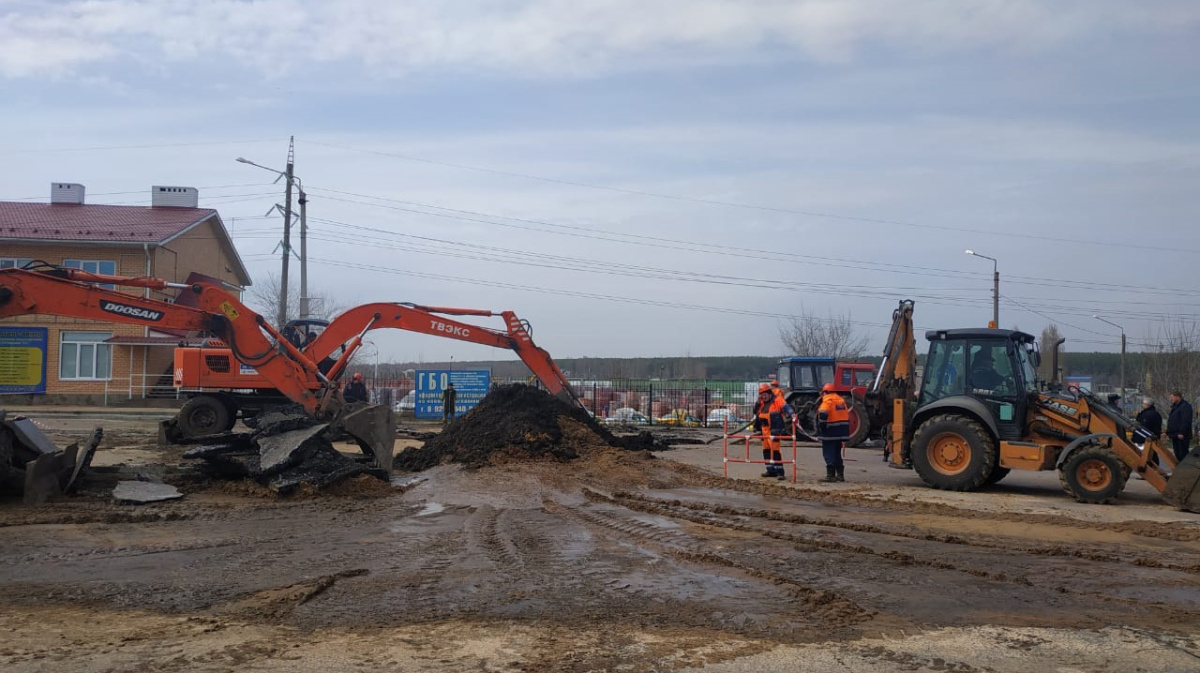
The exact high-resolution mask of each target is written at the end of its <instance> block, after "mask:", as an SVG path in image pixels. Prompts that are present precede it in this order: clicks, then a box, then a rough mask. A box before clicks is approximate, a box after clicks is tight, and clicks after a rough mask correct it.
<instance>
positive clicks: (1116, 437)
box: [869, 300, 1200, 512]
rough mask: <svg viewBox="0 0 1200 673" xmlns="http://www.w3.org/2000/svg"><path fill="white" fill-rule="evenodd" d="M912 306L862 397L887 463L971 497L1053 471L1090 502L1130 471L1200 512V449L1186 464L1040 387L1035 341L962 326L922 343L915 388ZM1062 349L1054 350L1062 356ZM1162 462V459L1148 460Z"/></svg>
mask: <svg viewBox="0 0 1200 673" xmlns="http://www.w3.org/2000/svg"><path fill="white" fill-rule="evenodd" d="M912 312H913V302H912V301H909V300H905V301H902V302H900V306H899V308H897V309H896V311H895V312H894V313H893V316H892V328H891V331H890V333H889V335H888V342H887V345H886V347H885V349H884V360H883V363H882V364H881V366H880V375H879V377H878V378H877V379H876V381H875V384H874V386H873V388H872V390H871V391H870V393H869V399H870V400H871V402H872V403H874V404H880V405H885V406H890V407H891V410H892V415H891V417H892V422H891V426H890V427H889V428H887V429H886V434H885V437H886V439H887V444H886V449H885V454H884V456H885V460H887V461H888V463H889V465H890V466H892V467H897V468H906V469H907V468H911V469H914V470H916V472H917V474H918V475H920V477H921V479H922V480H924V481H925V483H926V484H928V485H930V486H932V487H934V488H937V489H942V490H948V491H972V490H975V489H978V488H980V487H982V486H986V485H988V484H994V483H996V482H998V481H1000V480H1001V479H1003V478H1004V477H1005V475H1007V474H1008V473H1009V471H1010V470H1057V471H1058V475H1059V481H1060V482H1061V483H1062V487H1063V489H1064V490H1065V491H1066V492H1067V493H1069V494H1070V495H1072V496H1074V497H1075V499H1076V500H1078V501H1080V502H1086V503H1107V502H1111V501H1112V500H1113V499H1114V498H1116V497H1117V495H1118V494H1120V493H1121V491H1122V490H1123V489H1124V488H1125V482H1126V480H1127V479H1128V478H1129V476H1130V474H1132V473H1135V472H1136V473H1137V474H1139V475H1141V476H1142V478H1143V479H1145V480H1146V483H1148V484H1150V485H1151V486H1153V487H1154V488H1156V489H1158V491H1159V492H1160V493H1162V497H1163V500H1165V501H1166V502H1167V503H1169V504H1171V505H1173V506H1175V507H1177V508H1179V509H1186V510H1189V511H1192V512H1200V488H1197V485H1198V484H1200V451H1198V450H1196V449H1193V450H1192V452H1191V453H1190V454H1189V455H1188V456H1186V457H1185V458H1184V459H1183V460H1182V461H1178V462H1177V461H1176V459H1175V455H1174V454H1173V453H1172V452H1171V451H1170V450H1169V449H1167V448H1166V447H1164V446H1163V445H1161V444H1160V443H1159V442H1158V439H1157V438H1153V437H1151V438H1147V439H1145V441H1144V443H1143V444H1142V445H1141V446H1139V445H1137V444H1135V443H1134V441H1133V440H1132V433H1133V432H1134V431H1135V430H1136V429H1137V426H1136V424H1135V423H1134V422H1133V421H1131V420H1129V419H1127V418H1126V417H1125V416H1124V415H1123V414H1122V413H1121V411H1120V410H1119V409H1117V408H1116V407H1114V406H1112V405H1110V404H1108V403H1107V402H1105V401H1103V400H1101V399H1099V398H1097V397H1096V396H1094V395H1092V394H1091V393H1090V392H1087V391H1084V390H1079V389H1077V388H1071V389H1063V388H1062V387H1061V386H1058V385H1055V384H1053V383H1046V382H1040V381H1038V379H1037V366H1038V363H1039V362H1040V360H1041V354H1040V353H1039V351H1038V348H1037V343H1036V342H1035V340H1034V337H1033V336H1032V335H1030V334H1026V333H1024V332H1020V331H1016V330H1006V329H993V328H979V329H975V328H967V329H943V330H931V331H928V332H926V333H925V338H926V339H927V340H928V341H929V354H928V357H927V358H926V361H925V368H924V372H923V375H922V377H921V383H920V389H919V390H918V389H917V387H916V385H915V382H916V359H917V358H916V337H915V334H914V332H913V323H912ZM1057 347H1058V344H1054V349H1055V353H1057ZM1155 457H1157V461H1156V460H1155Z"/></svg>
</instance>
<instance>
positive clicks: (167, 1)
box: [0, 0, 1200, 360]
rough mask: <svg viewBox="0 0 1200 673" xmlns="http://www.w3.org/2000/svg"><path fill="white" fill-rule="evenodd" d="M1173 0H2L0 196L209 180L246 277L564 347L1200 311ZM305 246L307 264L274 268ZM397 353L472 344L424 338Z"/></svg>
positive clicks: (1191, 67)
mask: <svg viewBox="0 0 1200 673" xmlns="http://www.w3.org/2000/svg"><path fill="white" fill-rule="evenodd" d="M1198 83H1200V2H1195V1H1194V0H1146V1H1144V2H1136V3H1135V2H1128V1H1125V0H1046V1H1038V0H943V1H934V0H846V1H841V2H838V1H833V0H792V1H790V2H789V1H782V0H638V1H636V2H635V1H633V0H608V1H589V0H574V1H569V0H523V1H520V0H508V1H505V0H459V1H455V0H441V1H436V0H406V1H405V2H395V3H387V2H379V1H378V0H372V1H370V2H368V1H366V0H323V1H321V0H311V1H310V0H255V1H235V0H89V1H86V2H84V1H73V0H63V1H47V0H38V1H34V0H0V119H3V121H4V123H3V124H0V200H17V199H33V200H45V199H46V198H48V192H49V184H50V182H52V181H74V182H81V183H83V184H85V185H86V186H87V190H88V200H89V202H92V203H122V204H148V203H149V187H150V185H152V184H168V185H188V186H195V187H198V188H199V189H200V196H201V205H205V206H209V207H214V208H218V209H219V210H220V212H221V215H222V217H223V218H224V220H225V222H226V224H227V226H228V227H229V228H230V229H231V230H232V231H233V232H234V235H235V236H236V241H237V243H238V246H239V249H240V251H241V254H242V255H243V257H244V259H245V261H246V262H247V264H248V265H249V267H250V269H251V271H252V272H253V273H254V274H255V277H256V278H265V277H266V276H267V274H268V273H271V272H277V271H278V268H279V260H278V257H277V256H274V255H271V254H270V253H271V250H272V249H273V248H274V247H275V246H276V244H277V242H278V239H279V233H278V232H279V230H280V229H281V218H279V217H278V216H274V217H272V218H266V217H263V213H264V212H266V211H267V209H268V208H270V206H271V205H272V204H274V203H276V202H277V201H279V200H281V198H282V196H281V194H280V191H281V190H280V189H279V188H278V187H277V186H273V185H271V184H270V183H271V180H272V176H271V175H270V174H269V173H266V172H264V171H261V170H259V169H255V168H253V167H250V166H246V165H244V164H239V163H236V162H235V161H234V159H235V158H236V157H239V156H244V157H247V158H249V159H251V160H253V161H256V162H258V163H261V164H265V165H268V166H275V167H279V168H282V167H283V165H284V163H285V160H286V153H287V138H288V136H291V135H294V136H295V138H296V172H297V174H298V175H299V176H300V177H301V178H302V179H303V182H304V185H305V187H306V188H307V189H308V191H309V194H310V203H309V215H310V220H311V248H312V250H311V252H310V255H311V257H312V260H311V262H310V276H311V278H312V281H311V282H312V284H313V286H314V287H315V288H316V289H317V290H318V291H320V292H323V293H326V294H329V295H332V296H334V297H335V298H336V299H337V300H339V301H340V302H342V303H344V304H347V305H351V304H357V303H361V302H366V301H377V300H387V301H413V302H419V303H426V304H436V305H443V306H462V307H476V308H488V309H497V310H499V309H510V310H514V311H516V312H517V313H518V315H520V316H522V317H524V318H526V319H528V320H530V321H531V322H532V323H533V326H534V336H535V339H536V340H537V341H538V342H539V343H540V344H541V345H542V346H543V347H545V348H546V349H547V350H549V351H550V352H551V353H552V354H554V355H556V356H559V357H571V356H639V355H644V356H663V355H686V354H691V355H735V354H760V355H774V354H779V352H780V349H781V346H780V343H779V338H778V333H777V331H778V330H777V328H778V326H779V325H780V324H781V323H782V322H785V321H786V320H787V316H790V315H797V314H800V313H803V312H809V313H815V314H817V315H822V316H824V315H828V314H830V313H838V314H848V315H849V316H850V317H851V319H852V320H854V321H855V322H856V323H858V325H859V327H860V328H861V329H862V330H863V332H864V333H865V334H867V335H869V336H870V338H871V340H872V342H871V343H872V346H871V347H872V349H875V348H878V347H880V346H881V344H882V339H883V336H884V334H885V333H886V327H887V324H888V322H889V319H890V314H891V310H892V308H894V306H895V304H896V301H897V300H898V299H902V298H906V297H908V298H913V299H915V300H916V302H917V309H916V317H917V323H918V326H919V327H921V328H932V327H960V326H971V325H983V324H985V323H986V322H987V320H988V319H989V318H990V315H991V271H992V269H991V263H990V262H988V261H987V260H984V259H980V258H977V257H971V256H968V255H965V254H964V252H963V251H964V249H966V248H972V249H974V250H976V251H978V252H980V253H982V254H986V255H989V256H992V257H995V258H997V259H998V260H999V266H1000V272H1001V275H1002V287H1001V295H1002V300H1001V307H1000V308H1001V310H1000V312H1001V323H1002V326H1005V327H1012V326H1014V325H1015V326H1018V327H1020V328H1022V329H1025V330H1028V331H1034V332H1036V331H1038V330H1040V329H1041V328H1042V327H1044V326H1045V325H1046V324H1047V323H1049V322H1050V321H1052V320H1053V321H1055V322H1057V324H1059V326H1060V327H1061V329H1062V331H1063V333H1064V334H1065V335H1066V336H1068V338H1069V339H1070V342H1069V343H1068V347H1073V348H1074V349H1076V350H1112V349H1113V348H1115V347H1116V345H1117V343H1118V337H1117V334H1118V332H1117V330H1116V329H1115V328H1112V327H1110V326H1108V325H1106V324H1104V323H1102V322H1100V321H1098V320H1095V319H1094V318H1093V317H1092V315H1093V314H1096V313H1099V314H1101V315H1103V316H1105V317H1106V318H1108V319H1110V320H1112V321H1113V322H1116V323H1119V324H1123V325H1124V326H1125V328H1126V330H1127V332H1128V333H1129V335H1130V339H1131V343H1132V344H1134V345H1136V344H1138V343H1140V342H1144V341H1145V340H1147V339H1148V338H1152V337H1153V336H1154V335H1155V334H1156V333H1157V332H1158V330H1159V329H1160V328H1161V327H1162V325H1163V324H1164V321H1165V320H1169V319H1172V318H1173V317H1177V316H1183V317H1190V318H1195V317H1196V316H1197V314H1198V313H1200V284H1198V282H1197V281H1198V279H1200V275H1198V273H1197V271H1196V260H1197V259H1200V226H1198V220H1200V86H1198ZM293 268H295V267H293ZM375 341H376V342H377V344H378V347H379V350H380V351H381V352H382V357H383V358H384V359H385V360H386V359H418V358H419V359H426V360H431V359H444V358H448V357H450V356H453V357H455V359H468V358H481V357H493V356H495V355H497V353H496V352H494V351H491V350H489V349H486V348H481V347H472V346H468V345H463V344H459V343H456V342H452V341H448V340H443V339H437V338H433V337H425V336H418V335H401V334H390V335H386V336H384V335H381V336H378V337H376V339H375Z"/></svg>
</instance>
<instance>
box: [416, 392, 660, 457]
mask: <svg viewBox="0 0 1200 673" xmlns="http://www.w3.org/2000/svg"><path fill="white" fill-rule="evenodd" d="M567 428H570V430H569V431H568V429H567ZM600 446H606V447H614V448H621V449H627V450H630V451H652V450H661V449H665V448H669V446H668V445H665V444H664V443H663V442H661V441H659V440H656V439H655V437H654V436H653V435H651V434H650V433H648V432H642V433H639V434H637V435H632V436H628V437H618V436H616V435H614V434H613V433H611V432H609V431H608V429H607V428H605V427H604V426H602V425H600V424H599V423H597V422H596V420H595V419H594V418H592V417H591V416H589V415H588V413H587V412H586V411H584V410H583V409H581V408H579V407H576V406H573V405H570V404H567V403H566V402H563V401H562V400H559V399H557V398H555V397H553V396H551V395H549V394H547V393H546V392H544V391H542V390H538V389H537V388H534V387H531V386H526V385H523V384H519V383H517V384H512V385H506V386H500V387H498V388H496V389H495V390H493V391H491V392H490V393H488V394H487V396H486V397H484V398H483V400H481V401H480V402H479V404H478V405H477V406H476V407H475V408H474V409H472V410H471V411H470V412H469V413H467V414H466V415H465V416H463V417H462V418H459V419H456V420H454V421H452V422H451V423H450V425H449V426H447V427H446V429H445V430H443V431H442V432H441V433H439V434H437V435H435V436H433V437H432V438H430V439H429V440H428V441H426V442H425V445H424V446H422V447H421V448H420V449H416V450H410V451H405V452H403V453H401V454H400V455H399V456H397V457H396V462H395V467H396V469H399V470H405V471H408V472H419V471H421V470H427V469H429V468H431V467H434V466H437V465H442V464H445V463H458V464H461V465H464V466H466V467H469V468H478V467H483V466H484V465H493V464H500V463H506V462H512V461H514V460H538V459H543V460H559V461H565V460H572V459H574V458H578V457H579V456H580V450H581V449H588V448H593V449H594V448H596V447H600Z"/></svg>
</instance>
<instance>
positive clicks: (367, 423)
mask: <svg viewBox="0 0 1200 673" xmlns="http://www.w3.org/2000/svg"><path fill="white" fill-rule="evenodd" d="M338 425H340V426H341V428H342V429H343V430H345V431H346V432H347V433H348V434H349V435H350V436H351V437H353V438H354V439H355V441H357V442H358V445H359V446H360V447H361V448H362V450H363V452H364V453H366V454H367V455H369V456H371V458H372V459H373V460H374V463H375V467H378V468H379V469H381V470H385V471H387V472H391V470H392V452H393V450H394V449H395V444H396V417H395V414H394V413H393V412H392V408H391V407H389V406H387V405H385V404H372V405H370V406H366V407H362V408H360V409H353V410H351V411H349V412H346V414H345V415H344V416H342V418H341V420H340V421H339V422H338Z"/></svg>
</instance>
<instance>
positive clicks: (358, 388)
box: [342, 374, 370, 404]
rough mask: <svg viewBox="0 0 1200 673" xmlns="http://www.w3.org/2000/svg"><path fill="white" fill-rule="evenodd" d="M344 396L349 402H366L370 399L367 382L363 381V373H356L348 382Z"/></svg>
mask: <svg viewBox="0 0 1200 673" xmlns="http://www.w3.org/2000/svg"><path fill="white" fill-rule="evenodd" d="M342 397H343V398H345V400H346V402H347V403H348V404H352V403H354V402H366V401H367V400H368V399H370V397H369V396H368V395H367V384H365V383H363V375H362V374H355V375H354V378H353V379H352V380H351V381H350V383H347V384H346V390H345V391H343V392H342Z"/></svg>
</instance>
